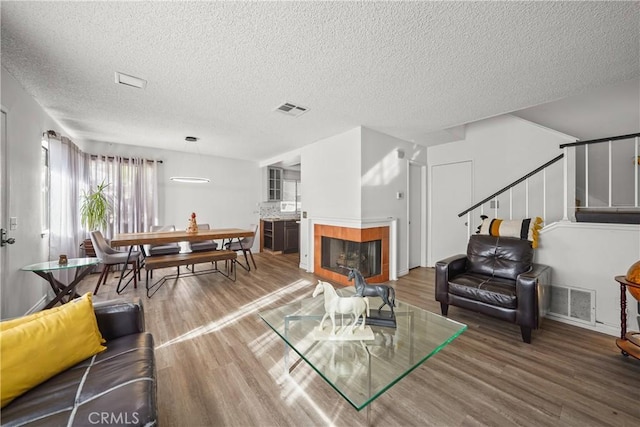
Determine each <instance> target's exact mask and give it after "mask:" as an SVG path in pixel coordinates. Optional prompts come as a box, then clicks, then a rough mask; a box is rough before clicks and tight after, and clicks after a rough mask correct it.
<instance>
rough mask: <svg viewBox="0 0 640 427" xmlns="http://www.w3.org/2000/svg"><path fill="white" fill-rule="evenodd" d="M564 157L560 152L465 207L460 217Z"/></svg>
mask: <svg viewBox="0 0 640 427" xmlns="http://www.w3.org/2000/svg"><path fill="white" fill-rule="evenodd" d="M563 157H564V153H563V154H560V155H559V156H557V157H554V158H553V159H551V160H549V161H548V162H547V163H545V164H544V165H542V166H540V167H537V168H535V169H534V170H532V171H531V172H529V173H528V174H526V175H524V176H523V177H522V178H520V179H517V180H515V181H513V182H512V183H511V184H509V185H507V186H506V187H504V188H502V189H501V190H499V191H496V192H495V193H493V194H492V195H490V196H489V197H486V198H484V199H483V200H482V201H480V202H478V203H476V204H475V205H473V206H471V207H470V208H468V209H465V210H464V211H462V212H460V213H459V214H458V217H461V216H462V215H465V214H466V213H468V212H471V211H472V210H474V209H475V208H477V207H478V206H481V205H483V204H485V203H487V202H488V201H489V200H491V199H493V198H494V197H497V196H499V195H500V194H502V193H504V192H505V191H507V190H508V189H510V188H512V187H515V186H516V185H518V184H520V183H521V182H522V181H524V180H525V179H527V178H530V177H531V176H533V175H535V174H537V173H538V172H540V171H541V170H543V169H545V168H547V167H548V166H551V165H552V164H554V163H555V162H557V161H559V160H560V159H562V158H563Z"/></svg>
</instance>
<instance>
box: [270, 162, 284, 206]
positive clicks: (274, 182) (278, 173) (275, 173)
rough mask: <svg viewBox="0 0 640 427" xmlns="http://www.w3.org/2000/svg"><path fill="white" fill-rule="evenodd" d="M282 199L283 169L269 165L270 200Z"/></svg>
mask: <svg viewBox="0 0 640 427" xmlns="http://www.w3.org/2000/svg"><path fill="white" fill-rule="evenodd" d="M279 200H282V169H280V168H272V167H269V201H279Z"/></svg>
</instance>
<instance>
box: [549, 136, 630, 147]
mask: <svg viewBox="0 0 640 427" xmlns="http://www.w3.org/2000/svg"><path fill="white" fill-rule="evenodd" d="M636 137H640V133H630V134H629V135H620V136H612V137H610V138H599V139H590V140H588V141H576V142H569V143H567V144H560V148H565V147H577V146H579V145H590V144H597V143H599V142H609V141H619V140H621V139H631V138H636Z"/></svg>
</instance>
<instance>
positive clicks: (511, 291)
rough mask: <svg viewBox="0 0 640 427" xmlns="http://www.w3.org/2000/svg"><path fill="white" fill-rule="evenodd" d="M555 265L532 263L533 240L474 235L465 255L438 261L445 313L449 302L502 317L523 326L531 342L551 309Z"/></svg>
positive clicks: (524, 337)
mask: <svg viewBox="0 0 640 427" xmlns="http://www.w3.org/2000/svg"><path fill="white" fill-rule="evenodd" d="M550 285H551V268H549V267H548V266H545V265H540V264H534V263H533V249H532V248H531V242H529V241H528V240H522V239H517V238H513V237H495V236H485V235H473V236H471V237H470V238H469V244H468V246H467V254H466V255H455V256H452V257H449V258H447V259H444V260H442V261H438V262H437V263H436V301H439V302H440V307H441V310H442V315H443V316H446V315H447V311H448V309H449V305H454V306H457V307H462V308H466V309H469V310H473V311H477V312H480V313H484V314H487V315H489V316H493V317H497V318H499V319H503V320H506V321H509V322H512V323H515V324H517V325H519V326H520V330H521V332H522V340H523V341H524V342H526V343H531V330H532V329H537V328H538V327H539V326H540V323H541V322H542V318H543V317H544V316H545V314H546V313H547V311H548V309H549V302H550V289H549V287H550Z"/></svg>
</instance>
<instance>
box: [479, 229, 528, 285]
mask: <svg viewBox="0 0 640 427" xmlns="http://www.w3.org/2000/svg"><path fill="white" fill-rule="evenodd" d="M532 264H533V249H532V248H531V242H529V241H528V240H522V239H517V238H515V237H496V236H485V235H473V236H471V237H470V238H469V244H468V246H467V271H468V272H469V273H477V274H484V275H487V276H496V277H501V278H505V279H510V280H516V278H517V277H518V275H519V274H521V273H524V272H527V271H529V270H531V266H532Z"/></svg>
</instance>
